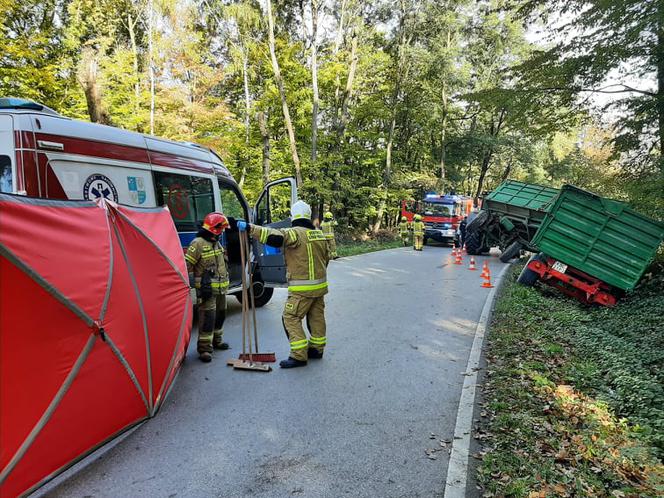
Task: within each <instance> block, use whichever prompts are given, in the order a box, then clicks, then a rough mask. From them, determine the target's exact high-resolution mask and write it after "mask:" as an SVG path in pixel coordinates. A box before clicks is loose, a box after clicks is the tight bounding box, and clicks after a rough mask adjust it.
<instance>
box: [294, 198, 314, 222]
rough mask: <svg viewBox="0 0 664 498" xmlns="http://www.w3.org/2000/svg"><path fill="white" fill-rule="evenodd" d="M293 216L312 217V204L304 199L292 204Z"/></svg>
mask: <svg viewBox="0 0 664 498" xmlns="http://www.w3.org/2000/svg"><path fill="white" fill-rule="evenodd" d="M290 212H291V218H293V219H294V220H299V219H300V218H306V219H308V220H310V219H311V206H309V204H307V203H306V202H304V201H297V202H296V203H295V204H293V205H292V206H291V209H290Z"/></svg>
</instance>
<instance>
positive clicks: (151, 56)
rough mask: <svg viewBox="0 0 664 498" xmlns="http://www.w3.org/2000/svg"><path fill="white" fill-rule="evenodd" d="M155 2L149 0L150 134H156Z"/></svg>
mask: <svg viewBox="0 0 664 498" xmlns="http://www.w3.org/2000/svg"><path fill="white" fill-rule="evenodd" d="M153 20H154V2H153V0H149V1H148V61H149V64H148V71H149V73H150V135H154V107H155V102H154V101H155V96H154V54H153V43H152V38H153V29H154V23H153Z"/></svg>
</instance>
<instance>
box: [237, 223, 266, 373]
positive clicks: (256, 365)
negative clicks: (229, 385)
mask: <svg viewBox="0 0 664 498" xmlns="http://www.w3.org/2000/svg"><path fill="white" fill-rule="evenodd" d="M239 238H240V260H241V265H242V353H241V354H240V356H239V358H238V359H237V360H229V361H228V362H227V364H228V365H230V366H232V367H233V368H235V369H239V370H254V371H258V372H269V371H271V370H272V368H271V367H270V366H269V365H265V364H264V363H263V362H270V361H271V362H274V361H276V357H275V354H274V353H259V352H258V326H257V323H256V308H255V299H254V292H253V276H252V274H251V272H250V270H249V268H248V265H247V259H248V258H247V255H248V249H249V238H248V236H247V234H246V232H240V233H239ZM247 273H248V274H249V278H247ZM247 280H249V282H247ZM247 284H249V285H247ZM250 306H251V308H252V311H253V328H254V333H253V339H254V340H253V342H254V343H255V344H256V350H255V351H254V346H253V344H252V334H251V330H250V329H251V324H250V322H249V307H250ZM247 345H248V346H249V348H248V349H247ZM247 351H248V352H247Z"/></svg>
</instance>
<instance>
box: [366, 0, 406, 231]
mask: <svg viewBox="0 0 664 498" xmlns="http://www.w3.org/2000/svg"><path fill="white" fill-rule="evenodd" d="M400 5H401V16H400V19H399V46H398V48H397V54H398V55H397V64H396V81H395V83H394V92H393V93H392V102H391V110H392V118H391V119H390V127H389V129H388V133H387V148H386V153H385V169H384V170H383V184H382V185H381V187H380V188H382V190H383V192H382V195H381V199H380V204H379V205H378V211H377V217H376V223H374V226H373V228H372V230H371V231H372V232H373V233H374V234H375V233H377V232H378V230H380V226H381V224H382V222H383V213H384V212H385V206H386V204H387V194H388V191H389V187H390V178H391V176H392V147H393V145H394V130H395V128H396V123H397V107H398V102H399V95H400V94H401V82H402V80H403V79H404V77H405V73H407V67H406V56H405V48H406V45H408V44H409V43H410V37H409V36H408V37H407V36H406V32H405V31H406V15H407V13H406V2H405V1H404V0H401V2H400Z"/></svg>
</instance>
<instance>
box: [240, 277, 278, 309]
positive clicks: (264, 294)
mask: <svg viewBox="0 0 664 498" xmlns="http://www.w3.org/2000/svg"><path fill="white" fill-rule="evenodd" d="M272 294H274V289H273V288H272V287H265V284H264V283H263V282H262V281H260V280H259V281H255V282H254V303H255V304H256V308H260V307H262V306H265V305H266V304H267V303H269V302H270V299H272ZM233 295H234V296H235V297H236V298H237V300H238V301H239V302H240V304H241V303H242V293H241V292H236V293H235V294H233Z"/></svg>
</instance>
